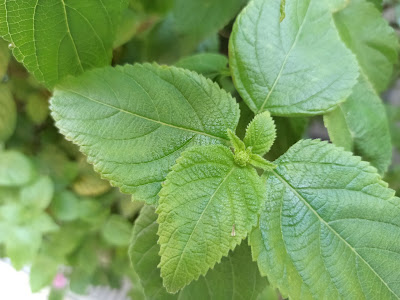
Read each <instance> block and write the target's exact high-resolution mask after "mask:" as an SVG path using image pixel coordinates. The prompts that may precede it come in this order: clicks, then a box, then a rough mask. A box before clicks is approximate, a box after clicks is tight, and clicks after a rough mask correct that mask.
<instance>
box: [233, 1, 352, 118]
mask: <svg viewBox="0 0 400 300" xmlns="http://www.w3.org/2000/svg"><path fill="white" fill-rule="evenodd" d="M285 3H286V4H285V7H284V11H285V18H284V19H283V21H281V2H280V1H275V0H254V1H251V2H250V3H249V5H248V6H247V7H246V9H244V10H243V12H242V13H241V14H240V15H239V17H238V18H237V20H236V23H235V25H234V28H233V32H232V36H231V39H230V44H229V54H230V61H229V63H230V67H231V71H232V76H233V80H234V83H235V86H236V88H237V89H238V91H239V93H240V95H241V96H242V98H243V99H244V101H245V102H246V103H247V105H249V107H250V108H251V109H252V110H253V111H254V112H255V113H259V112H263V111H264V110H269V111H270V112H271V114H273V115H285V116H288V115H290V116H294V115H316V114H322V113H324V112H327V111H330V110H332V109H334V107H335V106H336V105H337V104H338V103H340V102H343V101H344V100H345V99H346V98H347V97H348V96H349V95H350V93H351V88H352V87H353V86H354V84H355V83H356V79H357V76H358V71H357V64H356V61H355V59H354V56H353V55H352V54H351V52H350V51H349V50H348V49H346V47H345V45H344V44H343V42H342V41H341V40H340V38H339V36H338V34H337V31H336V29H335V26H334V24H333V22H332V14H331V12H330V10H329V7H328V4H327V2H326V1H321V0H292V1H286V2H285ZM316 24H318V25H316Z"/></svg>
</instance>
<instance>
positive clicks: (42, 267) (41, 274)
mask: <svg viewBox="0 0 400 300" xmlns="http://www.w3.org/2000/svg"><path fill="white" fill-rule="evenodd" d="M58 266H59V262H58V261H57V260H54V259H53V258H52V257H49V256H46V255H40V254H39V255H38V256H37V257H36V258H35V260H34V261H33V264H32V267H31V270H30V274H29V283H30V286H31V290H32V292H33V293H36V292H38V291H40V290H41V289H43V288H45V287H46V286H49V285H51V283H52V281H53V279H54V277H55V276H56V275H57V271H58Z"/></svg>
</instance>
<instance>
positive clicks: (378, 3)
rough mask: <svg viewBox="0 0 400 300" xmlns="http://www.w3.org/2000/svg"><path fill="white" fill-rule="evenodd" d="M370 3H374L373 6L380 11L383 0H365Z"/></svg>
mask: <svg viewBox="0 0 400 300" xmlns="http://www.w3.org/2000/svg"><path fill="white" fill-rule="evenodd" d="M367 1H368V2H370V3H373V4H374V5H375V7H376V8H377V9H378V10H379V11H382V4H383V0H367Z"/></svg>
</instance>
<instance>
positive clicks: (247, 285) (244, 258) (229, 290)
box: [129, 206, 274, 300]
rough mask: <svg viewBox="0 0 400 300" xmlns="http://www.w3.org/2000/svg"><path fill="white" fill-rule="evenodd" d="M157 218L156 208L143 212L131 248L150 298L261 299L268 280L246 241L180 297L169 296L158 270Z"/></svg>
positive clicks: (198, 299) (133, 258)
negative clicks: (253, 260)
mask: <svg viewBox="0 0 400 300" xmlns="http://www.w3.org/2000/svg"><path fill="white" fill-rule="evenodd" d="M156 219H157V214H155V213H154V209H153V208H152V207H150V206H145V207H144V208H143V209H142V211H141V213H140V216H139V218H138V219H137V220H136V222H135V226H134V228H133V235H132V242H131V246H130V249H129V255H130V259H131V262H132V265H133V267H134V269H135V270H136V271H137V273H138V275H139V277H140V279H141V281H142V284H143V288H144V290H145V294H146V298H147V299H154V300H158V299H163V300H167V299H182V300H186V299H190V300H204V299H209V300H236V299H237V300H239V299H248V300H252V299H257V295H259V294H260V293H261V291H262V290H263V288H264V287H265V286H266V285H267V279H266V278H265V277H264V278H263V277H261V276H260V274H259V271H258V267H257V265H256V263H254V262H252V261H251V253H250V248H249V247H248V246H247V245H246V243H245V242H242V244H241V245H240V246H238V247H237V248H236V249H235V251H234V252H233V253H230V254H229V256H228V257H224V258H222V260H221V263H219V264H217V265H216V266H215V267H214V269H213V270H209V271H208V273H207V275H206V276H204V277H200V278H199V280H198V281H195V282H192V283H191V284H190V285H188V286H187V287H185V288H184V289H183V290H182V291H181V292H180V293H179V294H177V295H172V294H168V293H167V291H166V290H165V288H164V286H163V284H162V279H161V277H160V270H159V269H158V268H157V265H158V264H159V262H160V256H159V255H158V252H159V250H160V246H159V245H158V244H157V229H158V224H157V223H156ZM269 299H270V298H268V299H267V300H269ZM272 299H274V298H271V300H272ZM260 300H261V299H260ZM263 300H265V298H263Z"/></svg>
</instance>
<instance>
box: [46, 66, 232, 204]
mask: <svg viewBox="0 0 400 300" xmlns="http://www.w3.org/2000/svg"><path fill="white" fill-rule="evenodd" d="M51 108H52V111H53V113H52V115H53V117H54V119H55V120H56V125H57V127H58V128H59V129H60V130H61V132H62V133H63V134H64V135H65V136H66V137H67V138H68V139H69V140H72V141H73V142H74V143H76V144H78V145H80V146H81V150H82V152H83V153H85V154H86V155H87V156H88V161H89V162H90V163H93V164H94V166H95V169H96V170H97V171H98V172H100V173H101V174H102V176H103V178H105V179H108V180H110V182H111V183H112V184H113V185H114V186H118V187H119V188H120V189H121V190H122V191H123V192H125V193H129V194H133V198H134V199H135V200H144V201H146V202H147V203H156V202H157V200H158V196H157V194H158V192H159V191H160V189H161V182H163V181H164V180H165V176H166V175H167V174H168V172H169V170H170V168H171V167H172V165H174V163H175V160H176V159H177V158H178V157H179V155H180V154H181V153H182V151H183V150H185V149H186V148H188V147H190V146H193V145H207V144H215V143H228V136H227V131H226V130H227V129H228V128H230V129H232V130H234V129H235V128H236V125H237V122H238V118H239V110H238V105H237V104H236V103H235V101H234V99H233V98H232V97H231V96H230V95H229V94H227V93H226V92H225V91H223V90H221V89H220V88H219V87H218V86H217V84H215V83H212V82H211V81H210V80H206V79H205V78H204V77H202V76H200V75H198V74H196V73H193V72H189V71H185V70H182V69H177V68H174V67H160V66H157V65H149V64H145V65H134V66H130V65H126V66H124V67H116V68H104V69H98V70H94V71H91V72H88V73H86V74H84V75H83V76H81V77H79V78H76V79H69V80H67V81H66V82H65V83H63V84H62V85H60V86H58V87H57V89H56V90H55V93H54V96H53V98H52V100H51Z"/></svg>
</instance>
